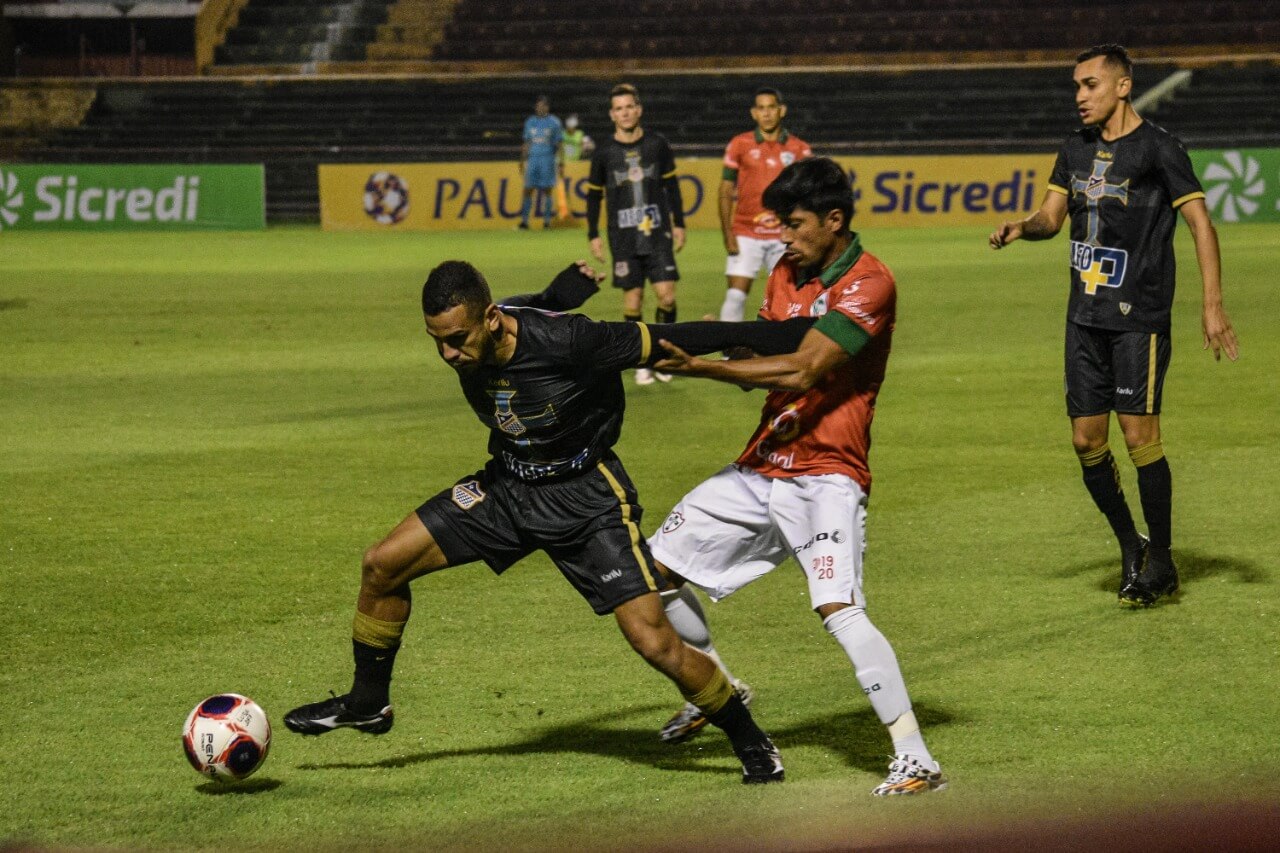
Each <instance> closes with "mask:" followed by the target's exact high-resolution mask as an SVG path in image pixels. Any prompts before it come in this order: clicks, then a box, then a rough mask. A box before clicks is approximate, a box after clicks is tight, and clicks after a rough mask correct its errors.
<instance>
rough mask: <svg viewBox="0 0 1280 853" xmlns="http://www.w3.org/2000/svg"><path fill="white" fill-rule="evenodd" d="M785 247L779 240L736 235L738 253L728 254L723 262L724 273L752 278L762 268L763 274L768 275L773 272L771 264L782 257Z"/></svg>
mask: <svg viewBox="0 0 1280 853" xmlns="http://www.w3.org/2000/svg"><path fill="white" fill-rule="evenodd" d="M785 248H786V247H785V246H783V245H782V241H781V240H757V239H756V238H755V237H738V254H736V255H729V258H728V260H726V261H725V264H724V274H725V275H736V276H741V277H742V278H751V279H754V278H755V277H756V273H758V272H760V270H761V269H763V270H764V274H765V275H768V274H769V273H771V272H773V266H774V264H776V263H777V262H778V259H779V258H781V257H782V252H783V250H784V249H785Z"/></svg>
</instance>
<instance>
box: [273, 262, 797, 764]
mask: <svg viewBox="0 0 1280 853" xmlns="http://www.w3.org/2000/svg"><path fill="white" fill-rule="evenodd" d="M601 278H602V277H601ZM597 280H598V279H597V278H596V275H595V273H594V272H593V271H592V270H591V269H590V268H589V267H586V265H585V263H584V262H579V263H578V265H576V266H572V267H570V268H569V269H567V270H565V271H564V272H563V273H561V274H560V275H559V276H557V278H556V281H555V282H553V283H552V285H551V287H550V288H548V290H547V291H546V292H544V293H543V294H539V295H537V296H535V297H525V298H515V299H511V300H508V301H507V302H506V303H505V304H504V305H502V306H499V305H496V304H494V302H493V300H492V298H491V297H490V294H489V286H488V284H487V283H486V282H485V279H484V277H483V276H482V275H481V274H480V272H479V271H478V270H477V269H476V268H475V267H473V266H472V265H471V264H468V263H466V262H464V261H447V262H445V263H443V264H440V265H439V266H438V267H436V268H435V269H434V270H432V271H431V274H430V275H429V276H428V277H427V281H426V284H425V285H423V289H422V311H423V315H424V318H425V322H426V329H427V333H428V334H429V335H430V336H431V337H432V339H433V340H434V341H435V344H436V348H437V350H438V351H439V353H440V356H441V358H443V359H444V360H445V361H446V362H447V363H448V364H449V366H450V367H452V368H454V369H455V370H456V371H457V372H458V380H459V383H460V384H461V386H462V392H463V394H464V395H465V396H466V398H467V401H468V403H470V404H471V407H472V409H473V410H474V411H475V413H476V415H477V416H478V417H479V418H480V420H481V422H482V423H484V425H485V426H486V427H488V428H489V430H490V438H489V450H490V453H491V454H492V457H493V458H492V459H491V460H490V461H489V463H488V464H487V465H486V466H485V467H484V469H483V470H481V471H477V472H476V473H474V474H472V475H470V476H467V477H463V478H462V479H460V480H458V482H457V483H455V484H454V485H453V486H451V487H450V488H448V489H445V490H444V491H442V492H440V493H439V494H437V495H436V496H435V497H433V498H431V499H430V500H428V501H427V502H426V503H424V504H423V505H422V506H420V507H418V509H417V510H416V511H415V512H412V513H410V514H409V515H408V517H406V518H405V519H404V520H403V521H402V522H400V524H399V525H398V526H397V527H396V528H395V529H394V530H392V531H391V533H390V534H389V535H388V536H387V537H386V538H385V539H383V540H382V541H381V542H379V543H378V544H377V545H374V546H373V547H372V548H370V549H369V550H368V551H367V552H366V553H365V556H364V562H363V565H362V568H361V577H360V594H359V598H358V599H357V602H356V615H355V621H354V624H353V628H352V637H353V642H352V647H353V654H354V657H355V677H354V681H353V684H352V688H351V691H350V692H349V693H346V694H344V695H342V696H336V697H334V698H332V699H328V700H325V701H321V702H316V703H313V704H310V705H304V706H302V707H300V708H296V709H294V710H293V711H290V712H289V713H288V714H287V715H285V725H286V726H288V728H290V729H291V730H293V731H295V732H298V733H300V734H311V735H318V734H324V733H326V732H329V731H332V730H334V729H335V728H339V727H349V728H355V729H358V730H361V731H364V732H367V733H370V734H382V733H384V732H386V731H388V730H390V728H391V725H392V722H393V718H392V711H391V702H390V683H391V671H392V667H393V665H394V662H395V657H396V653H397V651H398V649H399V647H400V639H401V636H402V634H403V632H404V627H405V623H406V622H407V621H408V619H409V612H410V606H411V596H410V591H409V582H410V581H412V580H414V579H415V578H418V577H420V576H422V575H425V574H428V573H431V572H435V571H439V570H440V569H445V568H449V567H451V566H458V565H462V564H464V563H472V562H476V561H478V560H482V561H484V562H485V563H486V564H488V566H489V567H490V568H491V569H492V570H493V571H494V572H496V573H499V574H501V573H502V572H503V571H505V570H506V569H507V568H509V567H510V566H512V565H513V564H515V563H516V562H517V561H519V560H520V559H521V558H523V557H525V556H527V555H529V554H531V553H533V552H534V551H536V550H542V551H545V552H546V553H547V554H548V555H549V556H550V557H551V559H552V562H554V563H555V565H556V567H557V568H558V569H559V570H560V572H561V573H562V574H563V575H564V576H565V578H566V579H567V580H568V581H569V582H570V583H571V584H573V586H574V587H575V588H576V589H577V590H578V592H579V593H581V594H582V596H583V597H584V598H586V599H587V601H588V603H590V604H591V606H592V608H593V609H594V610H595V612H596V613H598V614H605V613H613V614H614V616H615V618H616V619H617V622H618V626H619V628H621V630H622V633H623V635H624V636H625V637H626V638H627V640H628V641H629V642H630V643H631V645H632V647H633V648H634V649H635V650H636V651H637V652H638V653H639V654H640V655H641V656H642V657H643V658H644V659H645V660H646V661H647V662H648V663H649V664H651V665H652V666H653V667H654V668H655V669H657V670H659V671H660V672H662V673H663V674H664V675H666V676H667V677H668V678H670V679H671V680H672V681H674V682H675V683H676V685H677V686H678V687H679V688H680V690H681V692H682V693H683V694H684V695H685V696H686V697H687V698H688V700H689V701H690V702H693V703H694V704H695V705H697V706H698V707H700V708H703V709H705V711H706V712H707V716H708V718H709V719H710V721H711V722H712V723H713V724H714V725H717V726H719V727H720V728H722V729H723V730H724V731H725V733H726V734H727V735H728V736H729V739H730V742H731V743H732V744H733V748H734V752H735V753H736V754H737V755H738V757H739V759H741V761H742V766H743V781H744V782H774V781H780V780H781V779H782V776H783V770H782V763H781V760H780V758H779V756H778V751H777V750H776V749H775V748H774V746H773V744H772V743H771V742H770V740H769V738H768V737H767V736H766V735H765V734H764V732H762V731H761V730H760V729H759V728H758V727H757V726H756V724H755V721H754V720H753V719H752V717H751V713H750V711H748V710H747V708H746V706H745V705H743V703H742V701H741V699H739V698H738V697H737V696H736V695H735V694H734V692H733V689H732V688H731V687H730V685H729V682H728V680H727V679H726V678H725V676H724V674H723V673H722V672H721V670H720V668H719V667H718V666H716V664H715V663H713V662H712V660H711V658H709V657H707V656H706V655H705V654H703V653H702V652H700V651H698V650H696V649H694V648H693V647H692V646H688V645H686V644H685V643H683V642H682V641H681V640H680V638H679V636H678V635H677V634H676V632H675V630H674V629H673V628H672V627H671V623H670V622H668V621H667V618H666V616H665V615H664V614H663V608H662V602H661V599H660V598H659V595H658V589H659V588H661V587H663V586H665V581H664V580H663V578H662V577H661V576H660V575H659V574H658V573H657V570H656V568H655V566H654V562H653V557H652V556H651V555H650V553H649V548H648V544H647V543H646V541H645V537H644V536H642V535H641V533H640V528H639V522H640V514H641V508H640V506H639V504H638V503H637V498H636V490H635V487H634V486H633V485H632V483H631V480H630V478H629V477H628V476H627V472H626V470H625V469H624V468H623V466H622V462H621V461H620V460H619V459H618V457H617V456H615V455H614V453H613V450H612V447H613V445H614V443H615V442H616V441H617V440H618V436H619V434H620V432H621V429H622V418H623V411H624V407H625V401H626V397H625V394H624V393H623V388H622V379H621V371H622V370H624V369H627V368H630V367H634V366H636V365H641V364H646V363H647V364H652V362H653V361H654V360H656V359H657V358H658V357H660V356H661V351H660V350H659V349H658V348H657V347H655V346H654V345H653V343H654V342H655V341H656V340H659V339H665V340H671V341H673V342H680V343H679V345H680V346H682V348H683V347H684V346H690V347H693V348H694V350H696V351H698V352H704V353H705V352H713V351H717V350H721V349H725V348H727V347H730V346H740V345H746V346H751V347H753V348H755V349H757V350H758V351H761V352H778V351H792V350H794V349H795V347H796V346H797V345H798V343H799V340H800V338H801V337H802V336H803V334H804V331H805V330H806V329H807V326H808V322H807V321H803V320H802V321H790V322H788V323H686V324H683V325H680V326H673V325H666V326H654V327H652V329H651V327H650V326H648V325H646V324H643V323H627V322H620V323H600V322H594V321H592V320H590V319H588V318H587V317H585V316H582V315H577V314H555V313H550V312H548V311H544V310H538V309H535V308H531V307H528V306H529V305H539V306H545V307H552V308H572V307H576V305H577V304H580V303H581V302H582V301H583V300H584V299H585V298H586V296H587V295H590V293H591V292H594V290H595V289H596V287H595V286H596V281H597ZM566 294H567V295H566ZM517 306H519V307H517Z"/></svg>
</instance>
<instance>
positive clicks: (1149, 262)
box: [990, 44, 1238, 607]
mask: <svg viewBox="0 0 1280 853" xmlns="http://www.w3.org/2000/svg"><path fill="white" fill-rule="evenodd" d="M1075 87H1076V106H1077V108H1078V109H1079V112H1080V119H1081V121H1082V122H1083V123H1084V128H1083V129H1082V130H1079V131H1077V132H1075V133H1073V134H1072V135H1071V136H1070V137H1069V138H1068V139H1067V141H1066V142H1065V143H1064V144H1063V146H1062V149H1061V150H1060V151H1059V152H1058V160H1057V163H1056V165H1055V166H1054V170H1053V177H1052V178H1051V179H1050V183H1049V191H1048V192H1047V193H1045V198H1044V202H1043V203H1042V204H1041V206H1040V209H1039V210H1038V211H1037V212H1036V213H1035V214H1034V215H1032V216H1030V217H1028V218H1027V219H1024V220H1021V221H1018V222H1005V223H1004V224H1003V225H1001V226H1000V228H999V229H998V230H997V231H995V232H994V233H993V234H992V235H991V237H990V243H991V247H992V248H993V249H999V248H1001V247H1003V246H1006V245H1008V244H1009V243H1012V242H1013V241H1014V240H1017V239H1023V240H1045V239H1048V238H1049V237H1052V236H1053V235H1055V234H1057V233H1058V231H1059V229H1061V227H1062V223H1063V220H1064V219H1065V218H1066V216H1067V215H1068V214H1070V216H1071V297H1070V301H1069V303H1068V308H1067V336H1066V392H1067V414H1069V415H1070V416H1071V424H1072V443H1073V444H1074V445H1075V449H1076V453H1077V454H1078V455H1079V457H1080V464H1081V466H1082V469H1083V474H1084V482H1085V486H1087V487H1088V489H1089V493H1090V495H1092V496H1093V500H1094V502H1095V503H1096V504H1097V505H1098V509H1100V510H1101V511H1102V512H1103V514H1104V515H1106V517H1107V520H1108V521H1109V522H1110V524H1111V527H1112V530H1113V531H1114V532H1115V534H1116V537H1117V539H1119V541H1120V548H1121V561H1122V576H1121V582H1120V600H1121V602H1122V603H1125V604H1129V605H1132V606H1140V607H1145V606H1149V605H1151V604H1153V603H1154V602H1155V601H1156V599H1158V598H1160V597H1161V596H1163V595H1168V594H1172V593H1173V592H1175V591H1176V590H1177V588H1178V573H1177V570H1176V568H1175V567H1174V563H1173V557H1172V554H1171V553H1170V545H1171V542H1172V530H1171V528H1172V522H1171V505H1172V496H1173V481H1172V477H1171V475H1170V473H1169V463H1168V461H1166V459H1165V457H1164V447H1163V445H1162V444H1161V439H1160V396H1161V390H1162V388H1163V385H1164V375H1165V371H1166V369H1167V368H1168V366H1169V357H1170V353H1171V349H1170V343H1169V314H1170V307H1171V306H1172V304H1173V290H1174V280H1175V275H1174V258H1173V231H1174V226H1175V225H1176V224H1177V222H1176V220H1177V212H1178V211H1181V213H1182V216H1183V218H1184V219H1185V220H1186V221H1187V225H1188V226H1189V227H1190V229H1191V236H1192V239H1193V240H1194V241H1195V247H1196V260H1197V261H1198V262H1199V266H1200V278H1201V281H1202V283H1203V290H1204V295H1203V300H1204V302H1203V310H1202V314H1201V324H1202V330H1203V334H1204V347H1205V349H1209V348H1212V349H1213V355H1214V358H1215V359H1217V358H1220V357H1221V356H1220V354H1221V353H1222V352H1226V354H1227V357H1228V358H1229V359H1231V360H1232V361H1234V360H1235V359H1236V358H1237V356H1238V349H1237V344H1236V337H1235V332H1234V331H1233V330H1232V328H1231V321H1230V320H1229V319H1228V318H1227V312H1226V311H1225V310H1224V308H1223V306H1222V285H1221V265H1220V262H1219V257H1218V237H1217V233H1216V232H1215V231H1214V228H1213V223H1212V221H1211V220H1210V219H1209V212H1208V209H1207V208H1206V206H1205V202H1204V192H1203V191H1202V190H1201V187H1200V181H1199V180H1198V179H1197V178H1196V175H1195V172H1194V171H1193V169H1192V167H1191V159H1190V158H1189V157H1188V156H1187V152H1186V149H1185V148H1184V147H1183V145H1182V143H1181V142H1180V141H1179V140H1177V139H1176V138H1175V137H1173V136H1172V135H1171V134H1169V133H1168V132H1167V131H1165V130H1163V129H1161V128H1159V127H1156V126H1155V125H1153V124H1151V123H1150V122H1147V121H1143V119H1142V118H1141V117H1140V116H1139V115H1138V114H1137V112H1135V111H1134V109H1133V105H1132V104H1131V103H1130V100H1129V98H1130V94H1131V92H1132V89H1133V66H1132V64H1131V63H1130V61H1129V56H1128V53H1127V52H1126V51H1125V49H1124V48H1123V47H1121V46H1120V45H1115V44H1105V45H1098V46H1096V47H1092V48H1089V49H1088V50H1086V51H1084V52H1083V53H1081V54H1080V55H1079V56H1078V57H1076V68H1075ZM1112 410H1114V411H1115V413H1116V419H1117V420H1118V421H1119V422H1120V429H1121V431H1122V432H1123V433H1124V439H1125V444H1126V445H1127V446H1128V450H1129V457H1130V458H1131V459H1132V460H1133V464H1134V465H1135V467H1136V468H1137V471H1138V492H1139V496H1140V499H1141V502H1142V514H1143V517H1144V518H1145V519H1146V522H1147V531H1148V533H1149V535H1150V541H1149V542H1148V540H1147V539H1146V537H1143V536H1142V535H1141V534H1140V533H1138V532H1137V529H1136V527H1135V526H1134V523H1133V516H1132V514H1131V513H1130V512H1129V506H1128V504H1127V503H1126V501H1125V498H1124V492H1123V491H1122V490H1121V488H1120V475H1119V470H1118V469H1117V468H1116V463H1115V459H1114V458H1113V457H1112V455H1111V451H1110V448H1109V447H1108V444H1107V431H1108V427H1109V425H1110V419H1111V412H1112Z"/></svg>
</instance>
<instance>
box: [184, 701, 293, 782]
mask: <svg viewBox="0 0 1280 853" xmlns="http://www.w3.org/2000/svg"><path fill="white" fill-rule="evenodd" d="M182 748H183V751H185V752H186V753H187V760H188V761H190V762H191V766H192V767H194V768H195V769H196V772H197V773H199V774H200V775H202V776H208V777H209V778H210V779H213V780H214V781H215V782H233V781H235V780H237V779H244V778H246V777H247V776H249V775H251V774H252V773H253V771H255V770H257V769H258V768H259V767H261V766H262V762H264V761H266V760H267V750H269V749H270V748H271V723H270V721H268V720H267V712H266V711H263V710H262V708H261V707H259V706H258V703H257V702H254V701H253V700H252V699H250V698H249V697H247V696H241V695H240V694H238V693H219V694H218V695H217V696H210V697H209V698H208V699H206V700H204V701H203V702H201V703H200V704H199V705H197V706H195V708H193V709H192V711H191V713H190V714H189V715H188V716H187V723H186V725H185V726H183V727H182Z"/></svg>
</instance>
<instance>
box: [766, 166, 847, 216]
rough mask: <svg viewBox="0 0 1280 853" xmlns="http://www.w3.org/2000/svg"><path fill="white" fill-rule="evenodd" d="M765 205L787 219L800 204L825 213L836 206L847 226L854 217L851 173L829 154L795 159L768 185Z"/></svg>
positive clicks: (801, 207)
mask: <svg viewBox="0 0 1280 853" xmlns="http://www.w3.org/2000/svg"><path fill="white" fill-rule="evenodd" d="M762 201H763V202H764V206H765V207H766V208H768V209H769V210H772V211H773V212H774V213H776V214H777V215H778V218H779V219H786V218H787V217H788V216H790V215H791V213H792V211H794V210H796V209H797V208H799V209H801V210H807V211H809V212H810V213H816V214H817V215H818V216H819V217H825V216H826V215H827V214H828V213H830V212H831V211H833V210H838V211H840V212H841V213H843V214H844V230H846V231H847V230H849V220H850V219H851V218H852V217H853V188H852V187H851V186H850V185H849V175H848V174H846V173H845V170H844V167H842V166H841V165H840V164H839V163H837V162H836V161H835V160H832V159H831V158H830V157H812V158H810V159H808V160H800V161H799V162H796V163H792V164H791V165H790V166H788V167H786V168H785V169H783V170H782V172H781V174H779V175H778V177H776V178H774V180H773V183H771V184H769V186H768V187H766V188H765V191H764V197H763V199H762Z"/></svg>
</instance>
